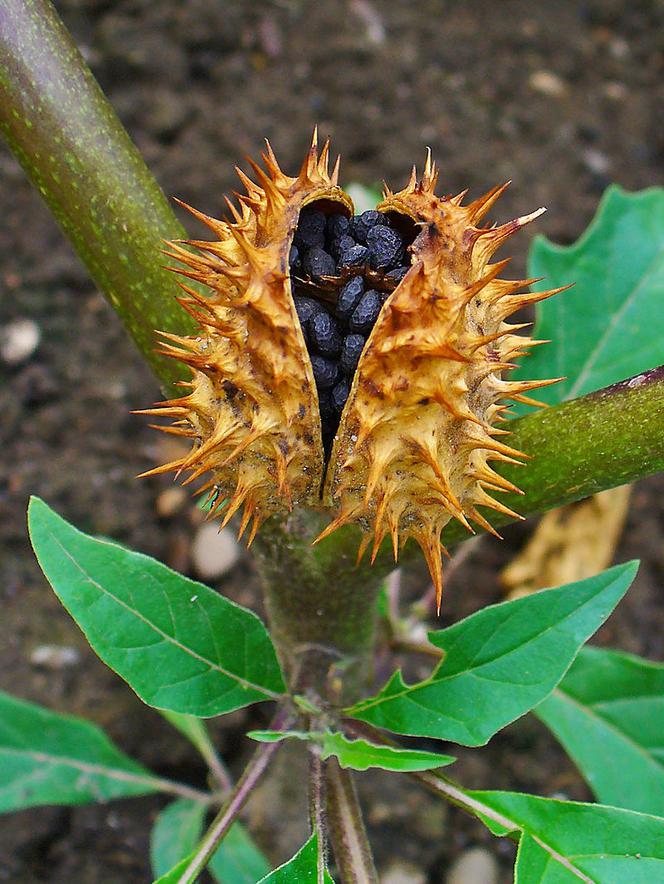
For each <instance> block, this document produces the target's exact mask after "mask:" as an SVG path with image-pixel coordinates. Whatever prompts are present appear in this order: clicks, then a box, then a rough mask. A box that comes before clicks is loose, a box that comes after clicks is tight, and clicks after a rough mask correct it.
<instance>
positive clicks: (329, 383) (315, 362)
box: [311, 356, 339, 390]
mask: <svg viewBox="0 0 664 884" xmlns="http://www.w3.org/2000/svg"><path fill="white" fill-rule="evenodd" d="M311 367H312V369H313V372H314V380H315V381H316V386H317V387H318V389H319V390H329V389H330V388H331V387H333V386H334V384H335V382H336V380H337V378H338V376H339V366H338V365H337V363H336V362H332V361H331V360H330V359H325V357H324V356H312V357H311Z"/></svg>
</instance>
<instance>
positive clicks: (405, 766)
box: [247, 731, 456, 773]
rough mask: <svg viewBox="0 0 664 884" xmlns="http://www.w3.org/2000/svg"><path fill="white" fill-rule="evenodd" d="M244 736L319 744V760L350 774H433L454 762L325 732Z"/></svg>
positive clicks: (264, 739) (275, 740)
mask: <svg viewBox="0 0 664 884" xmlns="http://www.w3.org/2000/svg"><path fill="white" fill-rule="evenodd" d="M247 736H249V737H251V738H252V739H254V740H258V741H259V742H262V743H273V742H277V741H278V740H284V739H289V738H290V739H297V740H304V741H305V742H313V743H318V745H319V746H320V749H321V757H322V759H323V760H324V761H325V760H327V759H328V758H330V757H332V756H334V757H335V758H336V759H337V760H338V762H339V765H340V767H345V768H352V769H353V770H368V769H369V768H370V767H379V768H381V769H382V770H392V771H397V772H402V773H405V772H407V771H414V770H434V769H435V768H437V767H444V766H445V765H447V764H453V763H454V762H455V761H456V758H453V757H452V756H451V755H441V754H440V753H438V752H423V751H420V750H418V749H400V748H395V747H393V746H377V745H376V744H375V743H369V742H368V741H367V740H362V739H354V740H349V739H348V737H346V736H345V735H344V734H341V733H338V732H333V731H325V732H324V733H316V732H315V731H250V732H249V733H248V734H247Z"/></svg>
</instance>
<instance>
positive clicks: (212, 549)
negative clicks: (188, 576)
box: [191, 522, 240, 580]
mask: <svg viewBox="0 0 664 884" xmlns="http://www.w3.org/2000/svg"><path fill="white" fill-rule="evenodd" d="M239 558H240V547H239V545H238V542H237V540H236V539H235V537H234V536H233V533H232V532H231V530H230V529H229V528H222V529H221V531H219V528H218V526H217V525H216V524H214V523H213V522H208V523H206V524H205V525H201V527H200V528H199V529H198V531H197V532H196V536H195V537H194V542H193V544H192V546H191V560H192V563H193V565H194V569H195V571H196V573H197V574H198V575H199V576H200V577H202V578H203V579H204V580H213V579H214V578H216V577H222V576H223V575H224V574H226V573H228V571H230V570H231V568H232V567H233V566H234V565H235V564H236V562H237V561H238V559H239Z"/></svg>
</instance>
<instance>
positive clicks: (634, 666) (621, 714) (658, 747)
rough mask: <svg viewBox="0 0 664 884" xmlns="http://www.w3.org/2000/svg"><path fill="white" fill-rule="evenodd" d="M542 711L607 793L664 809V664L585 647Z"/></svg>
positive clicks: (622, 803) (611, 800)
mask: <svg viewBox="0 0 664 884" xmlns="http://www.w3.org/2000/svg"><path fill="white" fill-rule="evenodd" d="M535 714H536V715H537V716H538V718H541V719H542V721H543V722H544V723H545V724H546V725H547V726H548V727H549V728H550V729H551V730H552V731H553V733H554V734H555V735H556V737H557V738H558V739H559V740H560V742H561V743H562V744H563V746H564V747H565V750H566V751H567V753H568V754H569V755H570V756H571V757H572V759H573V760H574V762H575V763H576V764H577V766H578V767H579V769H580V771H581V773H582V774H583V776H584V777H585V778H586V780H587V781H588V784H589V786H590V787H591V789H592V790H593V792H594V793H595V795H596V796H597V798H598V800H599V801H602V802H603V803H604V804H614V805H617V806H619V807H627V808H631V809H632V810H642V811H645V812H646V813H653V814H657V815H659V816H664V665H662V664H657V663H650V662H648V661H647V660H642V659H640V658H639V657H632V656H630V655H628V654H622V653H618V652H617V651H603V650H599V649H597V648H584V649H583V650H582V651H581V653H580V654H579V656H578V658H577V659H576V661H575V662H574V663H573V665H572V667H571V669H570V670H569V672H568V673H567V675H566V676H565V678H564V679H563V680H562V682H561V683H560V685H559V686H558V687H557V688H556V690H555V691H554V692H553V693H552V694H551V696H550V697H548V698H547V699H546V700H545V701H544V702H543V703H540V705H539V706H538V707H537V708H536V709H535ZM599 747H601V750H600V748H599ZM598 750H599V751H598Z"/></svg>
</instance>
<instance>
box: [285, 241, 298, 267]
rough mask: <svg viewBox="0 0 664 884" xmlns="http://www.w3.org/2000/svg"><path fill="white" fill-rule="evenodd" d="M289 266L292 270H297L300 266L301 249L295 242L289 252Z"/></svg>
mask: <svg viewBox="0 0 664 884" xmlns="http://www.w3.org/2000/svg"><path fill="white" fill-rule="evenodd" d="M288 266H289V267H290V269H291V270H296V269H297V268H298V267H299V266H300V250H299V249H298V247H297V246H296V245H295V243H293V245H292V246H291V247H290V252H289V253H288Z"/></svg>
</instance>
